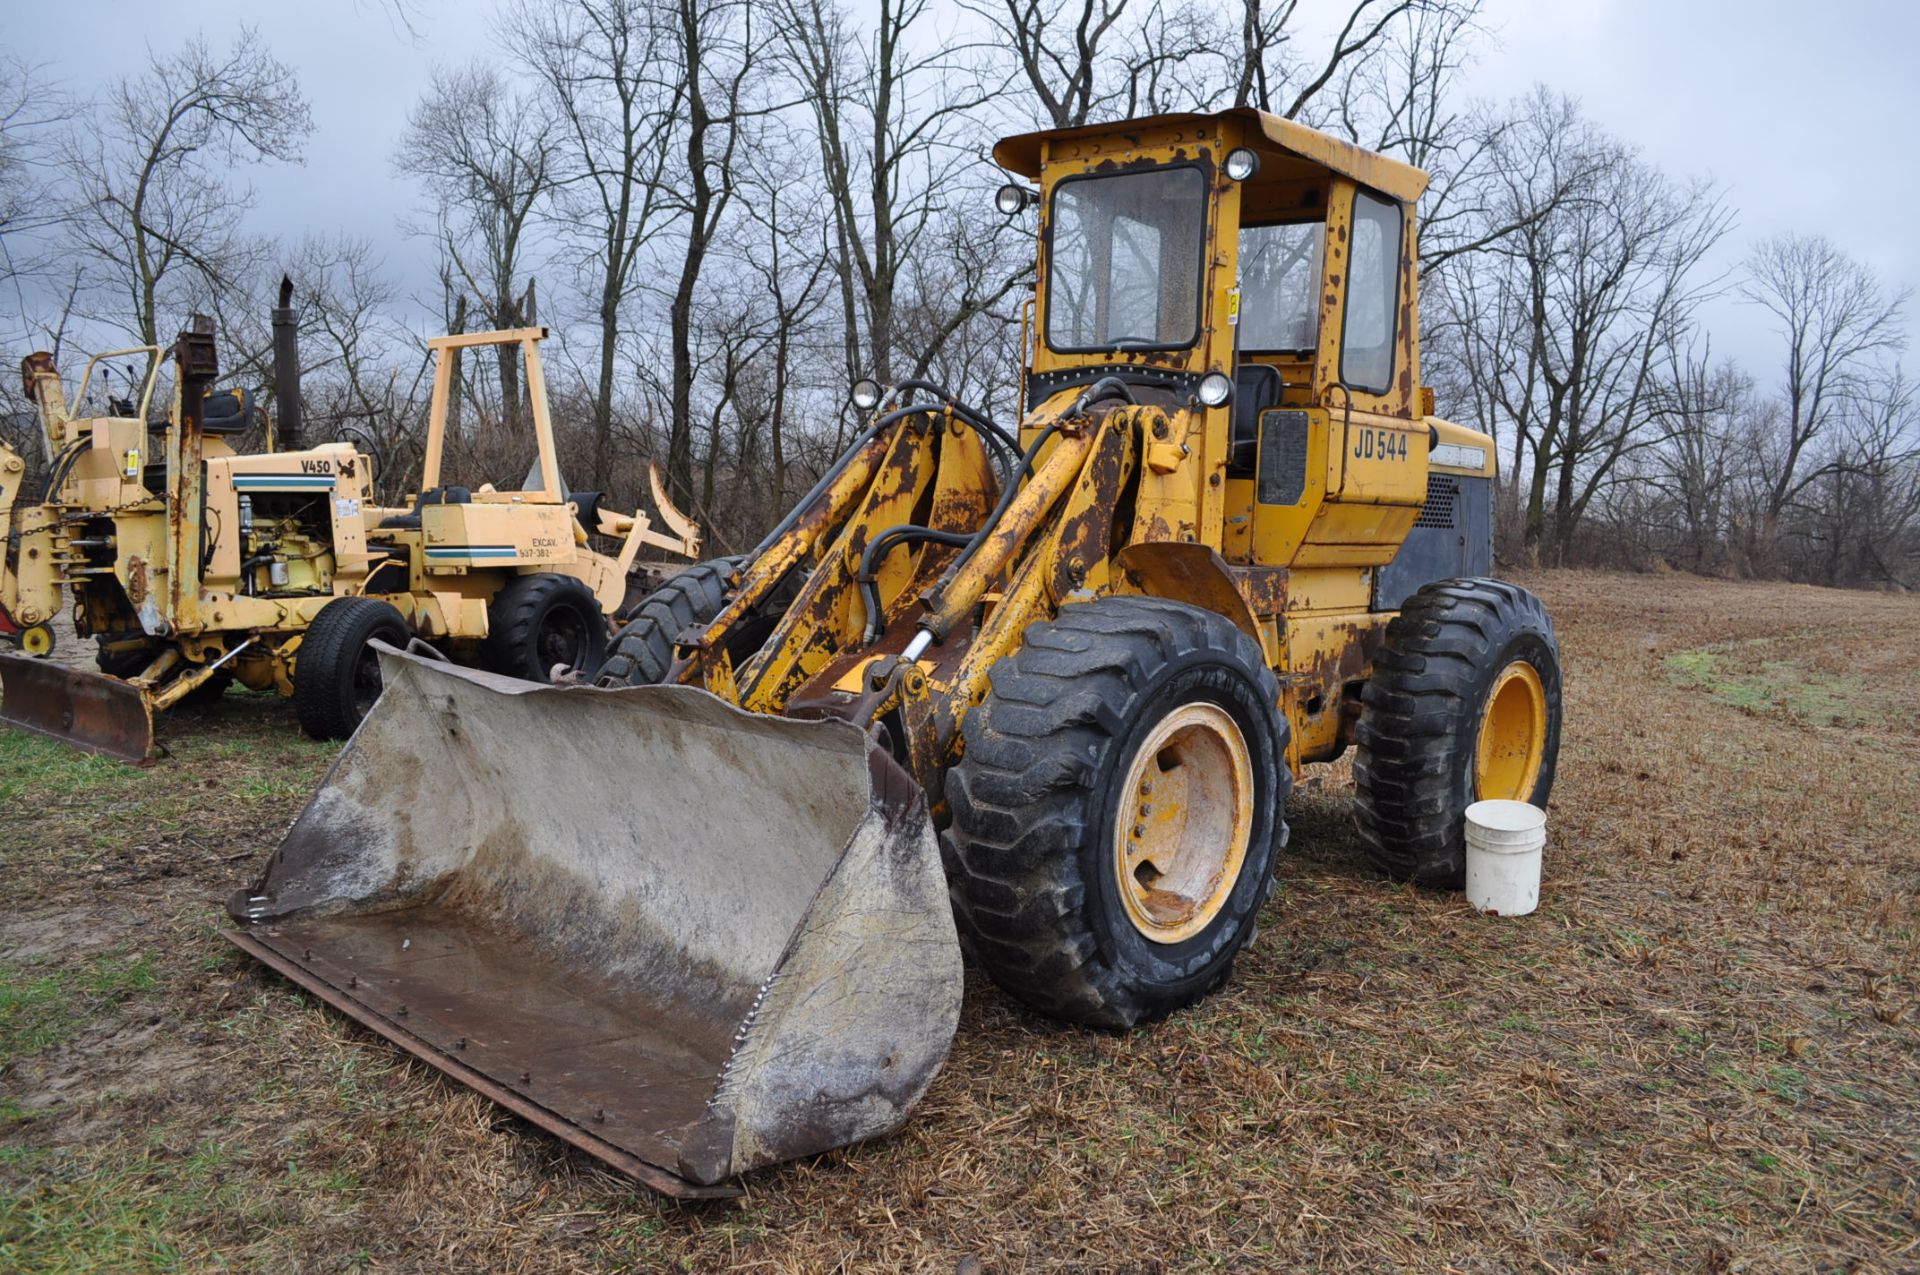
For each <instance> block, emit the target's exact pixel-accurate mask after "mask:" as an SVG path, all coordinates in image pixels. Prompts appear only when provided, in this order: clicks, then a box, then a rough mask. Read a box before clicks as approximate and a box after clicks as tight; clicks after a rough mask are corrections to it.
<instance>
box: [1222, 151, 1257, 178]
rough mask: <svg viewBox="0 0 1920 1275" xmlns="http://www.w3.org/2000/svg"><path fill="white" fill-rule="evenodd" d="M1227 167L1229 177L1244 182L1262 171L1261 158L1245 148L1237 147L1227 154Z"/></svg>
mask: <svg viewBox="0 0 1920 1275" xmlns="http://www.w3.org/2000/svg"><path fill="white" fill-rule="evenodd" d="M1225 167H1226V170H1227V176H1229V177H1231V178H1233V180H1235V181H1237V182H1243V181H1246V180H1247V179H1248V178H1249V177H1252V176H1253V175H1254V174H1255V173H1257V172H1259V171H1260V157H1259V156H1258V155H1256V154H1254V153H1253V152H1252V151H1250V150H1248V149H1247V148H1246V147H1244V146H1236V147H1234V148H1233V149H1232V150H1230V151H1228V152H1227V162H1226V165H1225Z"/></svg>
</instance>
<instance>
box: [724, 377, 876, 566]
mask: <svg viewBox="0 0 1920 1275" xmlns="http://www.w3.org/2000/svg"><path fill="white" fill-rule="evenodd" d="M908 414H909V415H911V413H908ZM899 415H900V414H899V413H894V414H892V415H889V416H883V417H881V418H880V419H879V420H877V421H875V422H873V424H871V425H869V426H867V427H866V428H865V429H864V430H862V431H860V433H859V435H858V436H857V437H856V438H855V439H854V440H853V442H851V443H849V444H848V445H847V448H846V450H845V451H843V452H841V453H840V457H839V459H837V460H835V461H834V462H833V464H831V465H829V466H827V472H826V473H824V474H822V475H820V480H819V481H818V482H816V483H814V485H813V486H812V487H811V488H809V489H808V491H807V494H806V495H804V496H802V497H800V499H798V500H796V501H794V503H793V508H791V509H789V510H787V514H786V517H784V518H782V519H781V520H780V521H779V522H778V523H776V524H775V525H774V528H773V530H772V531H769V532H768V533H767V534H766V535H765V537H763V538H762V539H761V541H760V543H759V544H758V545H756V546H754V550H753V552H752V553H750V554H748V555H747V561H748V562H753V561H754V560H756V559H758V558H759V557H760V556H761V555H763V554H764V553H766V552H767V550H769V549H771V548H773V544H774V541H776V540H778V539H780V537H782V536H784V535H786V534H787V533H788V532H789V531H792V530H793V524H794V523H796V522H798V521H800V515H801V514H803V513H805V512H806V511H807V507H808V506H809V505H811V504H813V502H814V501H816V500H818V499H820V497H821V496H822V495H824V494H825V493H826V490H827V488H828V487H830V486H832V485H833V480H834V479H836V478H838V477H839V476H840V475H841V473H842V472H844V471H845V470H846V468H847V466H848V465H850V464H852V463H853V458H854V456H855V455H857V454H858V453H859V451H860V449H861V448H863V447H865V446H866V445H867V444H868V443H871V442H872V441H873V440H874V437H875V436H876V435H878V434H879V433H880V431H881V430H882V429H884V428H886V427H887V426H888V425H890V424H892V423H893V421H894V420H896V419H898V417H899Z"/></svg>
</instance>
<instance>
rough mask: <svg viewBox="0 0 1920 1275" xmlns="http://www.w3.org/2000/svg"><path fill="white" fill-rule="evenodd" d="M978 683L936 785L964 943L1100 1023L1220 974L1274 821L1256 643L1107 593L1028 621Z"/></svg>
mask: <svg viewBox="0 0 1920 1275" xmlns="http://www.w3.org/2000/svg"><path fill="white" fill-rule="evenodd" d="M989 680H990V682H991V686H992V689H991V690H990V691H989V692H988V694H987V697H986V699H985V700H984V701H982V702H981V704H980V705H979V706H978V707H977V708H975V709H974V710H973V712H971V713H970V714H968V716H967V719H966V725H965V740H966V751H965V753H964V755H963V756H962V757H961V759H960V761H959V762H958V763H957V764H956V765H955V766H954V768H953V770H952V771H951V772H949V774H948V777H947V785H946V791H947V798H948V800H949V802H950V803H951V807H952V811H953V823H952V826H951V828H950V829H949V830H948V837H947V839H946V845H945V848H946V851H947V856H948V863H947V876H948V881H949V883H950V888H951V894H952V897H953V905H954V918H955V921H956V922H957V923H958V926H959V929H960V932H961V934H962V936H963V938H964V940H965V943H966V946H967V948H968V950H969V951H970V952H971V954H972V955H973V957H974V959H976V960H977V961H979V962H980V963H981V964H982V965H984V966H985V967H986V970H987V972H988V973H989V974H990V975H991V976H992V977H993V980H994V981H995V982H996V983H998V984H999V985H1000V986H1001V987H1003V988H1005V989H1006V990H1007V991H1008V992H1010V993H1012V994H1013V995H1014V996H1016V997H1018V998H1019V999H1020V1000H1023V1001H1025V1002H1026V1003H1027V1004H1029V1005H1032V1006H1033V1007H1035V1008H1036V1009H1039V1010H1042V1011H1043V1012H1045V1013H1048V1014H1051V1015H1053V1016H1055V1017H1058V1018H1064V1019H1068V1020H1071V1021H1074V1022H1081V1023H1088V1024H1092V1025H1096V1026H1103V1027H1114V1028H1125V1027H1131V1026H1133V1025H1134V1024H1136V1023H1139V1022H1141V1021H1143V1020H1146V1019H1151V1018H1157V1017H1160V1016H1162V1015H1164V1014H1167V1013H1169V1012H1171V1011H1172V1010H1175V1009H1178V1008H1180V1007H1181V1006H1184V1005H1188V1004H1191V1003H1192V1002H1194V1001H1196V1000H1198V999H1200V998H1201V997H1202V996H1204V995H1206V994H1207V993H1208V992H1210V991H1212V990H1213V989H1214V988H1216V987H1218V986H1220V984H1221V983H1222V982H1224V981H1225V980H1226V978H1227V975H1228V973H1229V972H1230V970H1231V969H1232V965H1233V958H1234V956H1235V955H1236V954H1237V953H1238V952H1239V951H1240V949H1241V948H1242V947H1243V946H1244V945H1245V944H1246V943H1247V942H1248V941H1250V940H1251V938H1252V937H1253V934H1254V931H1255V928H1256V926H1257V923H1258V918H1259V912H1260V908H1261V905H1262V904H1264V903H1265V902H1266V900H1267V896H1268V895H1269V894H1270V893H1271V891H1272V889H1273V860H1274V855H1275V853H1276V852H1277V850H1278V849H1279V847H1280V846H1283V845H1285V844H1286V837H1287V826H1286V820H1285V806H1286V799H1287V794H1288V792H1289V790H1290V789H1291V787H1292V782H1293V777H1292V773H1291V771H1290V770H1289V769H1288V767H1287V760H1286V756H1287V725H1286V722H1285V719H1284V718H1282V717H1281V716H1280V714H1279V712H1278V711H1277V710H1276V708H1275V705H1276V703H1277V701H1278V692H1277V690H1276V686H1275V682H1274V676H1273V673H1272V671H1271V670H1270V669H1268V668H1267V666H1266V661H1265V660H1264V659H1263V658H1262V655H1261V650H1260V646H1259V644H1258V643H1257V642H1255V641H1254V640H1253V639H1252V638H1251V637H1249V636H1247V635H1246V634H1245V633H1243V632H1241V631H1240V630H1239V629H1238V628H1236V627H1235V626H1234V624H1233V623H1232V622H1231V621H1230V620H1228V619H1226V618H1225V617H1224V616H1220V615H1216V614H1214V613H1212V612H1209V611H1202V610H1200V609H1198V608H1195V607H1191V606H1186V605H1183V604H1181V603H1178V602H1170V601H1166V600H1164V599H1159V598H1145V597H1106V598H1099V599H1096V600H1095V601H1092V602H1087V603H1080V604H1075V605H1070V606H1066V607H1062V608H1061V609H1060V613H1059V615H1058V617H1057V618H1055V619H1054V620H1052V621H1049V622H1045V623H1040V624H1036V625H1033V626H1032V627H1031V628H1029V629H1028V630H1027V632H1026V634H1025V637H1024V640H1023V642H1022V644H1021V647H1020V649H1019V650H1018V651H1016V652H1015V653H1014V654H1012V655H1010V656H1008V657H1007V658H1006V659H1003V660H1001V661H1000V662H999V663H997V664H995V665H994V667H993V669H992V671H991V673H990V674H989ZM1149 750H1151V751H1149ZM1175 772H1178V773H1175ZM1156 783H1158V784H1159V785H1160V787H1161V794H1160V796H1159V797H1158V800H1160V801H1161V802H1162V808H1161V810H1160V811H1159V813H1157V814H1155V813H1154V812H1153V809H1152V802H1153V801H1154V800H1155V799H1156V798H1155V796H1154V794H1153V793H1152V788H1153V786H1154V785H1155V784H1156ZM1169 796H1171V797H1172V798H1173V799H1172V800H1171V801H1168V800H1167V798H1168V797H1169ZM1143 836H1144V838H1145V841H1144V842H1143V841H1142V838H1143ZM1149 846H1152V847H1153V848H1152V849H1149V848H1148V847H1149ZM1163 851H1164V852H1165V854H1164V857H1163V855H1162V852H1163ZM1141 855H1150V856H1151V857H1152V858H1153V859H1155V860H1157V861H1156V862H1149V860H1148V858H1143V857H1137V856H1141Z"/></svg>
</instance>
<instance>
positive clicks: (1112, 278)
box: [1046, 168, 1207, 350]
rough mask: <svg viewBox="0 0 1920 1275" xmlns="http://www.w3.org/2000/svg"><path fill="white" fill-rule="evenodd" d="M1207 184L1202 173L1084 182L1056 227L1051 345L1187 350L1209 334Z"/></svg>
mask: <svg viewBox="0 0 1920 1275" xmlns="http://www.w3.org/2000/svg"><path fill="white" fill-rule="evenodd" d="M1206 214H1207V183H1206V178H1205V177H1204V176H1202V175H1201V173H1200V170H1199V169H1197V168H1157V169H1151V170H1148V171H1146V172H1135V173H1114V174H1108V175H1102V176H1098V177H1074V178H1068V179H1067V180H1064V181H1062V182H1060V183H1059V184H1058V185H1056V186H1055V187H1054V191H1053V208H1052V213H1051V216H1050V217H1049V219H1048V224H1049V227H1050V231H1049V233H1050V238H1051V254H1050V257H1049V260H1048V269H1047V297H1046V303H1047V310H1046V328H1047V344H1048V345H1049V346H1051V347H1053V348H1054V349H1056V350H1125V349H1157V348H1171V347H1179V346H1187V345H1191V344H1193V342H1194V341H1195V340H1197V339H1198V338H1199V335H1200V267H1201V250H1202V248H1203V246H1204V243H1205V236H1206V219H1207V217H1206Z"/></svg>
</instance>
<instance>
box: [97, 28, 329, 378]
mask: <svg viewBox="0 0 1920 1275" xmlns="http://www.w3.org/2000/svg"><path fill="white" fill-rule="evenodd" d="M312 127H313V126H312V121H311V119H310V117H309V115H308V112H307V104H306V100H305V99H304V98H303V97H302V96H301V94H300V87H299V84H298V83H297V81H296V80H295V78H294V75H293V72H292V71H291V70H290V69H289V68H288V67H287V66H286V65H285V64H284V63H282V62H280V61H279V60H278V59H277V58H275V57H274V56H273V55H272V54H271V53H269V52H268V51H267V48H266V46H265V45H264V44H262V43H261V41H260V38H259V35H258V34H257V33H256V32H255V31H254V30H253V29H251V28H245V27H243V28H241V30H240V32H239V34H237V35H236V36H235V37H234V41H233V46H232V48H231V49H230V50H228V51H227V52H226V53H225V54H216V53H215V52H214V51H213V49H212V48H211V47H210V46H209V45H208V44H207V42H206V41H205V40H204V39H200V38H195V39H193V40H190V41H188V42H187V44H186V45H185V46H184V47H182V48H181V49H180V50H179V51H178V52H176V53H173V54H171V55H168V56H164V57H162V56H158V55H156V56H154V57H152V58H151V60H150V61H149V64H148V67H147V69H146V71H145V72H144V73H142V74H140V75H138V76H132V77H128V78H125V79H122V80H119V81H116V82H115V83H114V84H113V85H112V86H111V87H110V88H109V89H108V91H107V93H106V95H105V97H104V99H103V100H101V101H100V102H97V103H95V104H94V107H93V109H92V110H91V111H89V112H88V113H87V115H86V116H85V117H84V118H83V119H82V121H81V123H80V127H79V128H77V129H76V130H75V131H74V133H73V135H72V136H71V138H70V139H69V143H68V145H67V147H66V156H65V160H66V168H67V171H68V179H69V181H70V183H71V186H72V191H73V198H74V204H75V212H74V217H73V220H72V222H71V223H70V234H71V238H72V242H73V246H74V248H75V249H76V250H77V251H78V252H79V253H80V254H81V255H82V256H83V257H84V258H85V259H86V260H87V263H88V265H89V267H90V270H91V273H92V275H93V277H94V278H95V279H97V281H98V282H99V284H100V285H101V286H102V287H103V288H104V289H105V290H106V291H107V292H108V293H109V295H112V296H114V297H116V298H117V301H116V304H115V306H114V308H113V310H112V311H111V312H110V313H109V315H108V316H106V321H107V322H109V323H111V324H113V325H115V326H119V327H122V328H124V329H125V330H127V331H129V332H131V333H133V334H134V336H135V337H137V338H138V339H139V340H140V341H141V342H143V343H145V344H150V345H152V344H158V343H159V338H160V333H161V330H162V328H163V326H164V325H163V323H162V321H161V314H162V312H163V311H165V310H169V309H174V308H177V302H178V300H179V298H180V297H181V295H182V294H183V293H184V292H185V291H186V290H187V288H188V287H189V286H192V285H195V284H197V285H198V286H199V287H200V288H201V289H202V290H204V291H209V292H210V291H216V290H218V289H221V288H223V287H226V286H228V285H229V284H231V283H232V282H233V281H234V280H235V279H236V278H237V277H239V276H240V275H242V274H243V273H244V264H243V263H245V262H248V261H250V260H251V259H252V258H251V257H250V256H249V255H248V253H247V251H246V249H247V248H248V247H249V244H248V243H247V241H246V240H245V238H244V236H243V235H242V233H241V229H240V220H241V215H242V214H243V213H244V212H245V210H246V209H247V208H249V207H251V205H252V203H253V198H254V196H253V192H252V190H251V189H249V188H247V187H245V186H241V185H238V184H237V183H236V182H235V181H234V179H233V175H232V174H233V172H234V170H235V168H236V167H238V166H240V165H244V164H249V163H263V162H266V161H270V160H278V161H282V162H289V163H297V162H299V159H300V143H301V140H302V139H303V138H304V137H305V136H306V135H307V133H309V132H310V131H311V130H312Z"/></svg>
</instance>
